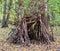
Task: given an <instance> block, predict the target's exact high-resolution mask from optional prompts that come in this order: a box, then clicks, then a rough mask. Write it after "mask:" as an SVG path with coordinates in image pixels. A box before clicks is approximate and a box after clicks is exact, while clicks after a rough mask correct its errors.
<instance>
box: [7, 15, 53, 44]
mask: <svg viewBox="0 0 60 51" xmlns="http://www.w3.org/2000/svg"><path fill="white" fill-rule="evenodd" d="M15 26H16V28H15V29H13V30H12V31H11V32H12V33H11V32H10V34H9V35H10V36H9V37H8V38H7V40H8V41H9V42H11V43H15V44H22V43H25V44H29V43H30V42H31V40H36V41H40V42H41V43H50V42H51V41H54V38H53V36H51V35H50V34H49V31H48V30H47V28H46V27H45V25H44V23H43V22H42V20H41V19H40V18H39V17H36V16H29V17H23V18H22V19H21V21H17V22H16V23H15Z"/></svg>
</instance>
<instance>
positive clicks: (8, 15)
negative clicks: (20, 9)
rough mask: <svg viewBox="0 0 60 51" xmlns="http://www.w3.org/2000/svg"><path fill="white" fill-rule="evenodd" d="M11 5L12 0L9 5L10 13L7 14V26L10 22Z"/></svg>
mask: <svg viewBox="0 0 60 51" xmlns="http://www.w3.org/2000/svg"><path fill="white" fill-rule="evenodd" d="M11 5H12V0H10V2H9V7H8V14H7V18H6V25H7V26H8V22H9V18H10V9H11Z"/></svg>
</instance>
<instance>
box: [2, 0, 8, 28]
mask: <svg viewBox="0 0 60 51" xmlns="http://www.w3.org/2000/svg"><path fill="white" fill-rule="evenodd" d="M6 5H7V4H6V0H4V11H3V19H2V27H5V26H6V25H5V24H6V22H5V21H6Z"/></svg>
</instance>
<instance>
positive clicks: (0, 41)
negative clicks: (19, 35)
mask: <svg viewBox="0 0 60 51" xmlns="http://www.w3.org/2000/svg"><path fill="white" fill-rule="evenodd" d="M13 27H14V26H9V27H8V28H1V27H0V51H60V27H59V26H56V27H54V28H53V31H54V37H55V40H56V41H55V42H52V43H51V44H49V45H46V44H43V45H42V44H39V45H38V44H30V46H29V47H28V46H22V45H16V44H11V43H8V42H7V41H6V38H7V37H8V34H9V32H10V31H11V28H13Z"/></svg>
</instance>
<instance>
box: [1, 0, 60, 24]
mask: <svg viewBox="0 0 60 51" xmlns="http://www.w3.org/2000/svg"><path fill="white" fill-rule="evenodd" d="M9 1H10V0H7V12H8V3H9ZM31 1H33V0H12V8H11V11H10V19H9V20H10V21H11V22H14V19H15V17H16V12H15V9H18V7H19V6H18V4H19V3H22V4H23V7H24V8H26V9H27V10H28V11H27V14H30V11H31V10H32V9H33V7H32V6H30V5H32V4H33V3H32V4H30V2H31ZM34 1H35V0H34ZM16 2H17V3H16ZM38 3H39V2H38ZM38 3H37V4H38ZM29 4H30V5H29ZM3 7H4V0H2V3H0V22H1V19H2V17H3ZM48 9H49V14H50V17H51V22H50V23H51V24H52V25H54V24H60V20H59V19H60V0H48ZM33 10H34V9H33ZM35 10H37V9H35ZM21 15H22V16H23V15H24V12H22V13H21Z"/></svg>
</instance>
